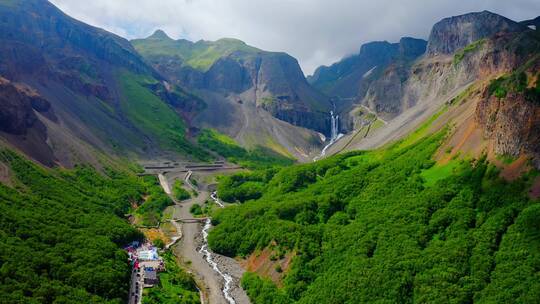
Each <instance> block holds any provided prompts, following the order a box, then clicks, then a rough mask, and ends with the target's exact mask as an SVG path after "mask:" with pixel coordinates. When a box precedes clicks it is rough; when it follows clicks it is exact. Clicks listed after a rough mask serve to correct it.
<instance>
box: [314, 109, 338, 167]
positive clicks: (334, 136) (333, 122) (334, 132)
mask: <svg viewBox="0 0 540 304" xmlns="http://www.w3.org/2000/svg"><path fill="white" fill-rule="evenodd" d="M342 136H343V134H341V133H339V115H335V114H334V111H330V142H328V144H327V145H326V146H324V148H323V149H322V151H321V154H320V155H319V156H317V157H315V158H314V159H313V160H314V161H317V160H319V159H321V158H323V157H324V156H325V155H326V150H327V149H328V148H330V146H332V145H333V144H334V143H335V142H336V141H337V140H338V139H340V138H341V137H342Z"/></svg>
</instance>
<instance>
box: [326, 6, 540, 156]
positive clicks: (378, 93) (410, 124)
mask: <svg viewBox="0 0 540 304" xmlns="http://www.w3.org/2000/svg"><path fill="white" fill-rule="evenodd" d="M493 15H494V14H492V13H487V12H482V13H473V14H467V15H465V16H464V17H460V16H458V17H452V18H449V19H445V21H444V22H443V23H442V24H451V25H452V26H448V27H446V30H447V31H448V33H446V34H445V33H444V32H443V29H444V28H445V27H443V26H441V23H438V25H436V26H435V28H436V29H434V30H433V31H432V32H435V33H438V34H437V35H435V36H433V35H432V36H433V37H432V38H433V39H434V40H430V42H429V43H428V45H430V46H431V50H432V51H431V52H429V51H428V53H426V54H425V55H424V56H421V57H420V58H418V59H416V60H415V61H414V62H412V64H409V65H407V64H391V65H389V67H388V68H387V69H386V70H385V71H384V73H382V75H381V76H380V77H379V78H378V79H376V80H374V81H373V82H372V83H371V84H370V86H369V88H368V89H367V92H366V95H365V97H364V98H363V100H362V104H363V105H365V106H367V107H369V108H370V109H371V110H373V111H375V112H376V114H377V115H378V116H379V117H383V118H385V119H386V120H387V121H388V124H387V125H385V127H384V128H381V129H380V130H378V131H377V132H376V133H375V134H372V135H371V136H370V137H369V138H366V139H360V138H359V137H358V136H357V137H354V138H353V139H350V138H348V137H346V138H345V141H347V140H349V143H348V144H347V147H346V148H343V147H341V148H340V149H354V148H360V149H366V148H373V147H377V146H380V145H382V144H385V143H387V142H388V141H391V140H393V139H397V138H400V137H402V136H404V135H406V134H407V133H408V132H410V131H412V130H414V128H415V127H416V126H418V125H419V124H420V123H421V122H422V121H425V120H426V119H428V118H429V117H431V115H433V114H434V113H435V112H436V111H437V110H438V109H440V107H441V106H442V105H443V104H445V103H448V102H450V101H451V100H454V99H455V98H457V97H458V96H460V95H461V94H463V92H465V90H466V89H467V88H469V87H470V86H471V85H473V84H478V83H481V82H483V81H487V80H489V79H492V78H497V77H499V76H500V75H506V74H511V73H512V72H513V71H515V70H517V69H519V68H521V67H522V66H524V65H526V64H527V63H530V62H531V60H534V58H537V57H538V54H539V52H540V48H539V42H540V36H539V34H538V31H535V30H532V29H529V28H527V27H522V26H517V27H516V26H515V25H516V24H517V23H516V22H513V21H512V22H511V21H507V19H506V18H504V17H500V16H499V17H497V16H493ZM486 16H487V17H486ZM473 17H476V18H478V19H479V20H478V21H474V20H472V18H473ZM448 20H452V21H451V22H450V21H448ZM493 20H499V21H500V22H495V21H493ZM501 20H502V21H501ZM457 21H462V22H464V24H462V25H459V26H458V24H457V23H456V22H457ZM488 21H490V22H488ZM503 21H504V22H503ZM471 22H472V23H474V24H486V22H487V24H491V25H493V26H495V25H500V28H491V29H490V31H476V32H475V34H474V35H472V36H474V37H475V38H478V39H479V40H476V41H474V42H472V43H470V44H468V45H466V46H464V47H461V48H458V49H455V48H456V47H457V46H458V45H460V43H462V42H460V41H468V39H471V38H470V37H472V36H471V34H470V33H468V32H467V31H466V30H463V35H464V36H463V37H462V38H459V39H458V38H456V39H453V38H449V39H450V40H452V41H453V42H452V43H448V44H446V43H443V44H440V43H438V39H440V37H454V36H453V35H454V32H455V31H456V26H457V27H458V28H461V27H465V28H467V26H468V25H467V24H469V26H470V23H471ZM474 28H478V26H475V27H474ZM508 28H510V29H511V30H508ZM515 30H519V31H515ZM478 33H482V34H481V35H480V34H478ZM490 34H491V36H483V35H490ZM435 37H436V38H435ZM452 48H454V49H455V50H454V51H453V52H452V53H449V54H448V53H443V52H442V51H440V50H443V49H445V50H446V51H445V52H447V51H449V50H450V49H452ZM435 50H439V51H436V52H435ZM529 76H530V79H532V78H531V77H533V76H534V75H533V76H531V75H529ZM490 98H491V99H490ZM490 98H486V100H491V102H490V103H489V104H490V106H491V107H493V109H492V110H487V109H489V108H490V107H486V106H484V107H483V108H485V110H483V111H481V112H482V113H484V112H485V113H488V112H490V111H495V110H494V109H498V108H500V107H501V106H503V108H504V107H508V103H507V104H504V105H503V104H502V103H501V104H499V102H497V101H494V100H493V98H492V97H490ZM508 98H510V99H511V101H512V103H513V102H515V104H516V105H519V107H521V106H523V107H524V109H529V110H530V106H527V105H524V104H523V105H522V102H523V100H522V99H521V97H519V95H512V94H509V95H508ZM486 102H487V101H486ZM528 107H529V108H528ZM509 109H510V108H507V109H506V110H509ZM479 111H480V110H479ZM501 113H504V111H503V112H501ZM507 114H508V115H505V116H501V119H500V120H495V121H498V123H496V125H498V124H499V123H500V124H499V125H498V126H499V127H500V128H499V127H497V128H499V130H500V131H499V132H500V133H499V134H506V136H507V137H506V138H507V139H508V140H506V141H504V140H503V138H505V137H504V136H501V135H493V134H495V133H492V132H491V131H487V133H485V135H486V136H488V138H491V137H492V136H494V138H495V137H498V138H499V142H500V146H499V148H497V149H498V151H499V152H503V151H510V150H512V149H513V150H512V153H515V152H516V151H518V150H519V151H523V146H524V145H523V144H522V143H523V142H527V140H525V139H524V138H523V137H526V136H525V135H523V136H522V138H521V139H516V134H515V133H516V132H517V131H515V130H513V129H511V128H510V124H511V123H510V122H511V121H513V122H517V121H521V122H522V124H523V123H525V121H530V120H528V119H529V118H526V117H525V116H523V117H519V115H518V116H515V118H514V120H512V119H510V118H508V117H511V116H512V115H513V114H512V113H510V112H508V111H507ZM486 115H488V114H486ZM489 115H491V114H489ZM489 115H488V116H489ZM501 115H502V114H501ZM491 116H492V117H496V116H493V115H491ZM482 117H483V116H482ZM505 117H507V118H505ZM484 123H485V121H484ZM483 125H485V126H486V128H487V129H491V128H492V127H493V126H491V127H487V126H490V124H483ZM502 126H506V127H505V128H506V130H505V128H502ZM497 128H495V129H497ZM529 130H532V129H531V128H529ZM520 132H521V131H520ZM523 132H524V133H522V134H526V132H525V131H523ZM531 134H537V133H536V131H532V133H531ZM353 136H354V133H352V134H351V137H353ZM518 138H519V137H518ZM512 140H516V143H515V145H514V144H511V141H512ZM503 142H506V144H505V143H503ZM518 142H519V143H518ZM338 146H339V145H338ZM503 146H505V148H503ZM510 146H512V149H510V148H508V147H510ZM337 148H338V147H336V149H337Z"/></svg>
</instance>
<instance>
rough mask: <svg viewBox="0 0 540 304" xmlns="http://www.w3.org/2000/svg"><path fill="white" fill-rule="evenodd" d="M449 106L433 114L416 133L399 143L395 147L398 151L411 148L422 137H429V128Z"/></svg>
mask: <svg viewBox="0 0 540 304" xmlns="http://www.w3.org/2000/svg"><path fill="white" fill-rule="evenodd" d="M448 108H449V106H448V105H444V106H443V107H442V108H441V109H440V110H439V111H438V112H437V113H435V114H434V115H433V116H431V117H430V118H429V119H428V120H426V121H425V122H424V123H423V124H422V125H420V127H419V128H418V129H416V131H414V132H412V133H411V134H409V135H408V136H407V137H405V138H404V139H402V140H401V141H399V142H398V143H397V144H396V145H395V147H396V148H398V149H402V148H406V147H408V146H411V145H412V144H414V143H416V142H418V141H419V140H420V139H422V138H423V137H425V136H427V135H429V134H428V131H429V129H430V127H431V125H432V124H433V123H434V122H435V121H436V120H437V119H438V118H439V117H440V116H441V115H442V114H444V113H445V112H446V111H447V110H448Z"/></svg>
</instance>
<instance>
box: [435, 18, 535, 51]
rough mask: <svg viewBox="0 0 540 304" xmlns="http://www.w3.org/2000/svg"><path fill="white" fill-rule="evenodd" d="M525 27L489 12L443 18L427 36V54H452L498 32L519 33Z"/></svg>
mask: <svg viewBox="0 0 540 304" xmlns="http://www.w3.org/2000/svg"><path fill="white" fill-rule="evenodd" d="M525 29H526V27H525V26H524V25H522V24H519V23H517V22H515V21H512V20H510V19H508V18H505V17H503V16H500V15H497V14H494V13H492V12H489V11H482V12H475V13H469V14H465V15H460V16H454V17H449V18H445V19H443V20H441V21H439V22H437V23H436V24H435V25H434V26H433V28H432V30H431V34H430V36H429V41H428V46H427V54H428V55H430V56H434V55H445V54H452V53H454V52H455V51H457V50H458V49H460V48H463V47H465V46H467V45H469V44H471V43H473V42H475V41H477V40H480V39H482V38H487V37H491V36H493V35H495V34H496V33H500V32H519V31H523V30H525Z"/></svg>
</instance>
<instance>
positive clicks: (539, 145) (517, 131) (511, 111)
mask: <svg viewBox="0 0 540 304" xmlns="http://www.w3.org/2000/svg"><path fill="white" fill-rule="evenodd" d="M539 50H540V49H539ZM527 65H528V66H529V67H527V68H526V69H523V68H520V69H518V71H517V72H514V73H512V74H509V75H506V76H502V77H499V78H497V79H494V80H492V81H491V83H490V85H489V86H488V87H487V88H486V89H485V90H484V92H483V94H482V98H481V100H480V102H479V103H478V105H477V108H476V112H475V120H476V122H477V123H478V125H479V126H480V128H481V129H482V133H483V135H484V137H485V138H487V139H490V140H492V141H493V148H494V151H495V153H496V154H499V155H508V156H512V157H518V156H520V155H522V154H526V155H529V156H531V157H532V158H533V160H534V163H535V165H536V167H538V168H540V72H539V71H540V59H539V57H538V56H537V57H536V58H535V59H533V61H530V62H528V64H527Z"/></svg>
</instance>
